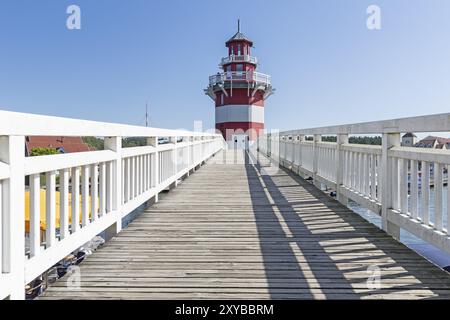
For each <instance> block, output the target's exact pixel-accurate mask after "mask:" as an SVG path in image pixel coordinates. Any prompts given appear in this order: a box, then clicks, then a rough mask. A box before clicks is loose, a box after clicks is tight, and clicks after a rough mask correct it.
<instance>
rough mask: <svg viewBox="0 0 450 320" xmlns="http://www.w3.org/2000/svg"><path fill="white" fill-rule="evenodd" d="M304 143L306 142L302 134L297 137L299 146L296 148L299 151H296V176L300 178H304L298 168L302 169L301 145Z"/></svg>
mask: <svg viewBox="0 0 450 320" xmlns="http://www.w3.org/2000/svg"><path fill="white" fill-rule="evenodd" d="M305 141H306V137H305V135H304V134H299V135H298V143H299V144H300V146H299V148H298V149H299V150H298V175H299V176H301V177H304V176H303V173H302V171H301V170H300V168H301V167H303V154H302V152H303V145H302V143H303V142H305Z"/></svg>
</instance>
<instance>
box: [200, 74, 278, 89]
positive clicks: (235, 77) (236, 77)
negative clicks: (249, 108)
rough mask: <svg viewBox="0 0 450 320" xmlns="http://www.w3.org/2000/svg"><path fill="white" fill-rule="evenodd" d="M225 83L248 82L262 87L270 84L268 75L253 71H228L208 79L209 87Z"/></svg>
mask: <svg viewBox="0 0 450 320" xmlns="http://www.w3.org/2000/svg"><path fill="white" fill-rule="evenodd" d="M225 81H248V82H256V83H260V84H264V85H270V84H271V78H270V76H269V75H267V74H264V73H261V72H255V71H228V72H223V73H218V74H216V75H213V76H210V77H209V84H210V85H211V86H215V85H217V84H222V83H224V82H225Z"/></svg>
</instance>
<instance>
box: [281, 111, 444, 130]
mask: <svg viewBox="0 0 450 320" xmlns="http://www.w3.org/2000/svg"><path fill="white" fill-rule="evenodd" d="M449 128H450V113H442V114H434V115H425V116H417V117H410V118H399V119H392V120H382V121H373V122H362V123H353V124H345V125H337V126H327V127H318V128H309V129H298V130H289V131H283V132H280V135H302V134H304V135H314V134H321V135H327V134H329V135H335V134H377V133H378V134H380V133H395V132H442V131H449Z"/></svg>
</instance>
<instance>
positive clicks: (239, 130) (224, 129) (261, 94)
mask: <svg viewBox="0 0 450 320" xmlns="http://www.w3.org/2000/svg"><path fill="white" fill-rule="evenodd" d="M225 45H226V47H227V48H228V56H227V57H225V58H223V59H222V61H221V63H220V65H219V67H220V68H221V72H218V73H217V74H215V75H213V76H211V77H209V86H208V88H207V89H205V93H206V94H207V95H208V96H210V97H211V99H213V100H214V102H215V105H216V129H217V130H219V131H220V132H221V133H222V135H223V137H224V138H225V139H226V140H227V142H228V143H229V144H230V145H234V146H236V144H239V145H241V144H242V143H244V144H245V142H244V141H250V142H252V141H254V140H256V138H257V137H258V136H259V135H260V134H262V133H263V131H264V102H265V100H266V99H267V98H268V97H269V96H270V95H271V94H272V93H273V92H274V91H275V89H273V88H272V84H271V80H270V76H269V75H267V74H263V73H260V72H257V71H256V69H257V67H258V60H257V58H256V57H254V56H252V55H251V48H252V47H253V42H252V41H251V40H250V39H248V38H247V37H246V36H245V35H244V34H242V33H241V30H240V22H239V21H238V31H237V33H236V34H235V35H234V36H233V37H232V38H231V39H230V40H228V41H227V42H226V44H225Z"/></svg>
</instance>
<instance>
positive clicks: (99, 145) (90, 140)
mask: <svg viewBox="0 0 450 320" xmlns="http://www.w3.org/2000/svg"><path fill="white" fill-rule="evenodd" d="M82 139H83V142H84V143H86V144H87V145H88V146H90V147H91V148H94V149H95V150H103V149H104V148H105V140H104V139H102V138H97V137H83V138H82Z"/></svg>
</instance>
